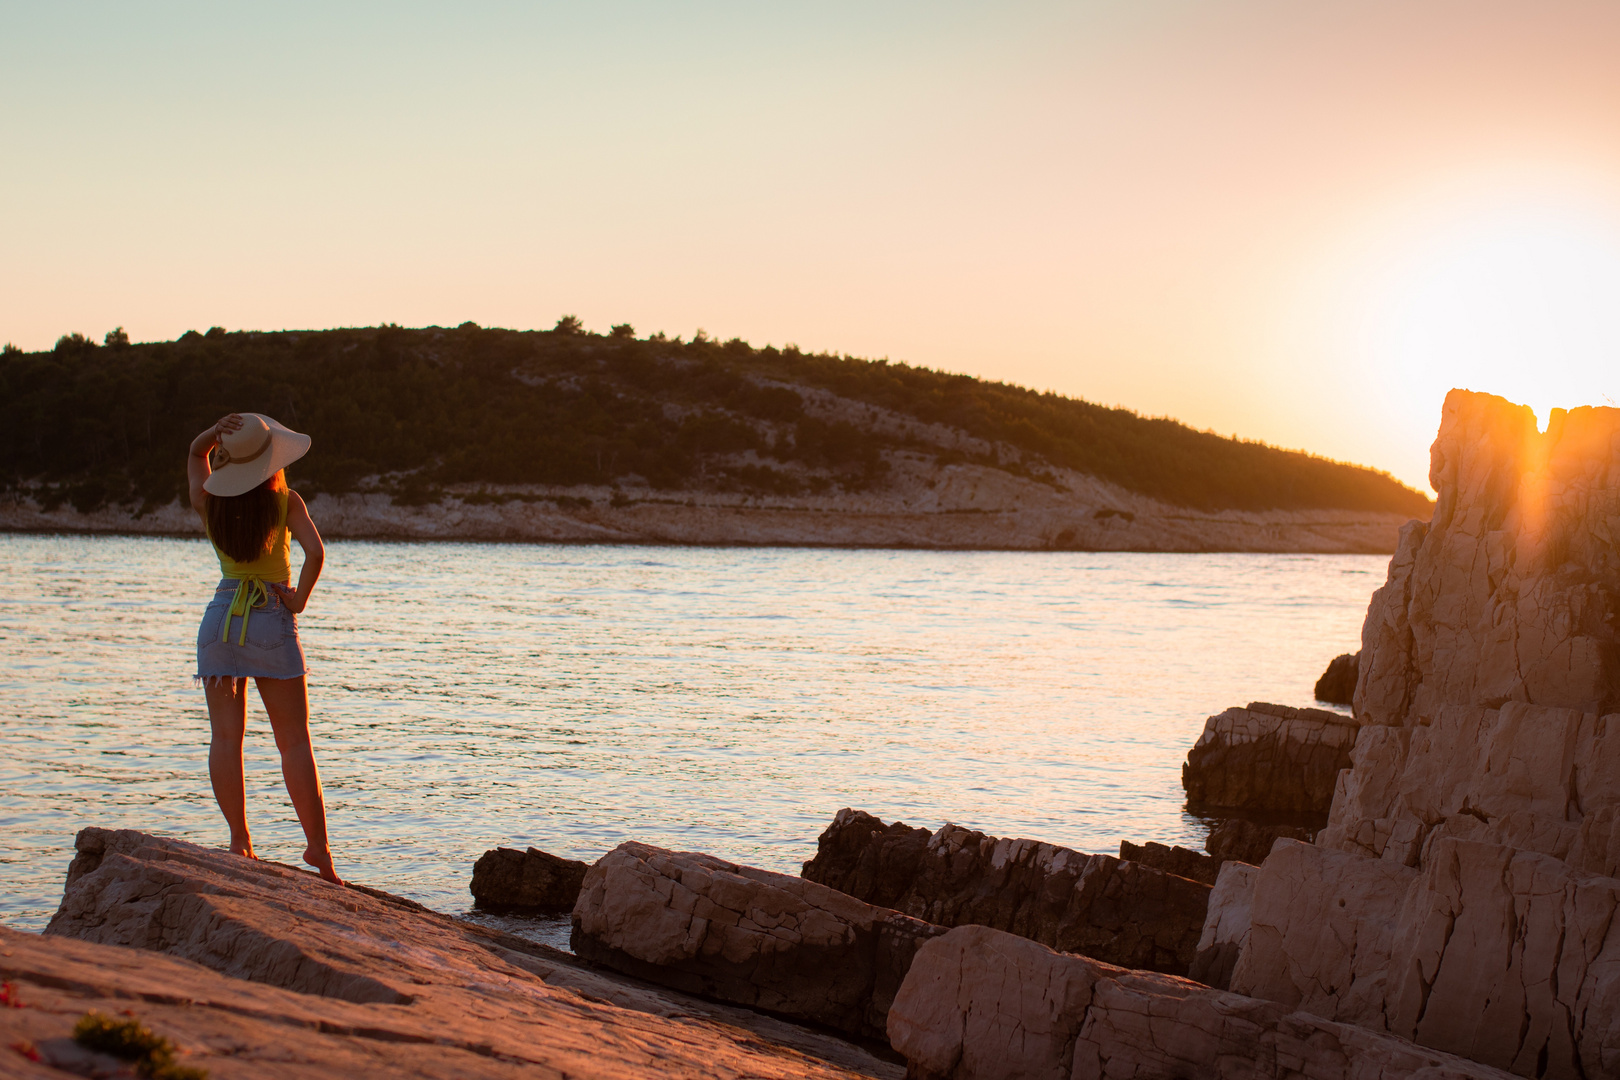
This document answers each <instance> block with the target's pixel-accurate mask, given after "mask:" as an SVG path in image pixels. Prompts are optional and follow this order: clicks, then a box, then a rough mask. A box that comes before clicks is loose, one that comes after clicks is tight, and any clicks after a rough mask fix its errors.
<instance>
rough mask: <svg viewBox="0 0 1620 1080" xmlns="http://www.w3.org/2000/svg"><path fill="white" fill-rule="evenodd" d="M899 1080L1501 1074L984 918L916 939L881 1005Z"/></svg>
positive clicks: (1320, 1079)
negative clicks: (898, 1061) (1071, 951)
mask: <svg viewBox="0 0 1620 1080" xmlns="http://www.w3.org/2000/svg"><path fill="white" fill-rule="evenodd" d="M889 1035H890V1038H891V1040H892V1042H893V1044H894V1048H895V1049H896V1050H898V1051H899V1052H900V1053H901V1054H903V1055H905V1058H906V1061H907V1065H908V1068H907V1073H906V1075H907V1077H908V1078H909V1080H1004V1078H1008V1077H1018V1078H1020V1080H1091V1078H1094V1077H1107V1078H1115V1077H1117V1078H1120V1080H1126V1078H1128V1080H1183V1078H1188V1077H1209V1078H1228V1077H1229V1078H1231V1080H1239V1078H1242V1080H1257V1078H1274V1080H1283V1078H1287V1080H1306V1078H1309V1080H1374V1078H1385V1080H1408V1078H1409V1080H1420V1078H1421V1080H1443V1078H1459V1077H1478V1078H1481V1080H1486V1078H1489V1080H1506V1078H1507V1076H1508V1074H1506V1073H1503V1072H1499V1071H1497V1070H1496V1069H1492V1068H1489V1067H1488V1066H1484V1065H1479V1064H1476V1063H1474V1062H1471V1061H1465V1060H1463V1059H1461V1058H1457V1057H1453V1056H1452V1055H1450V1054H1445V1053H1442V1052H1440V1051H1438V1050H1430V1049H1427V1048H1424V1047H1420V1046H1417V1045H1414V1044H1413V1043H1410V1042H1408V1041H1406V1040H1404V1039H1399V1038H1396V1037H1394V1036H1391V1035H1383V1034H1378V1033H1375V1032H1371V1031H1366V1030H1364V1029H1361V1028H1357V1027H1354V1026H1352V1025H1349V1024H1340V1023H1334V1022H1333V1021H1330V1020H1324V1019H1322V1018H1321V1017H1318V1016H1312V1015H1310V1014H1308V1013H1301V1012H1293V1011H1291V1010H1289V1009H1287V1008H1285V1007H1283V1006H1281V1005H1278V1004H1275V1003H1273V1002H1269V1001H1260V1000H1257V999H1255V998H1246V997H1242V996H1240V995H1237V994H1230V993H1226V992H1223V991H1220V990H1211V989H1210V988H1208V987H1206V986H1201V985H1199V984H1198V983H1195V982H1192V981H1190V980H1187V979H1178V978H1175V977H1174V976H1169V975H1161V974H1154V973H1150V972H1142V971H1128V970H1125V969H1123V968H1118V967H1114V966H1112V965H1110V964H1103V963H1100V962H1098V961H1095V960H1090V959H1087V958H1086V957H1082V956H1071V955H1065V954H1062V953H1056V952H1053V951H1052V950H1051V949H1048V948H1046V947H1045V946H1043V945H1040V944H1038V943H1036V942H1033V941H1029V940H1027V939H1025V938H1020V937H1016V936H1014V935H1012V934H1006V933H1002V932H1001V931H999V930H992V929H990V928H988V927H983V926H964V927H959V928H957V929H955V930H952V931H951V932H950V933H948V934H946V935H945V936H943V937H940V938H936V939H934V940H932V941H929V942H928V943H926V944H925V945H923V947H922V948H921V949H920V950H918V952H917V957H916V959H915V960H914V961H913V962H912V966H911V971H910V973H909V974H908V975H907V976H906V981H905V983H904V984H903V985H902V986H901V988H900V994H899V995H898V996H897V997H896V998H895V1002H894V1007H893V1009H892V1010H890V1013H889Z"/></svg>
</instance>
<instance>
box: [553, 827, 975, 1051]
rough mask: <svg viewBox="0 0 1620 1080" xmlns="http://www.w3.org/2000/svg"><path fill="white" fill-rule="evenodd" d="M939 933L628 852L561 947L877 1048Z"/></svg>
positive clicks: (865, 907)
mask: <svg viewBox="0 0 1620 1080" xmlns="http://www.w3.org/2000/svg"><path fill="white" fill-rule="evenodd" d="M943 932H944V931H943V930H942V929H941V928H939V927H936V926H930V925H928V924H927V923H924V922H921V921H919V920H917V919H912V918H908V917H907V916H905V915H902V914H900V913H899V912H897V911H893V910H890V909H888V908H881V907H876V906H874V905H872V904H867V903H863V902H861V901H860V900H857V899H855V898H854V897H852V896H848V895H846V894H844V893H841V892H839V891H837V890H836V889H830V888H828V887H827V886H825V885H819V884H817V883H815V882H813V881H806V880H804V879H803V878H796V877H789V876H787V875H785V874H773V873H771V872H769V871H766V870H757V869H755V868H753V867H749V866H739V865H737V864H735V863H729V862H725V861H723V860H721V859H716V858H714V857H712V856H709V855H701V854H695V853H692V852H675V851H666V850H664V849H663V848H656V847H651V846H649V845H646V844H637V843H633V842H632V843H625V844H620V845H619V846H618V847H616V848H614V849H613V850H612V851H610V852H608V853H607V854H606V855H604V856H603V857H602V858H601V859H599V860H598V861H597V862H596V864H595V865H594V866H592V867H591V868H590V871H589V873H587V874H586V875H585V884H584V887H583V888H582V889H581V890H580V894H579V902H578V903H577V904H576V905H575V907H574V930H573V936H572V939H571V940H572V944H573V948H574V952H575V953H576V954H577V955H579V956H580V957H582V958H584V959H586V960H589V961H592V962H593V963H597V964H601V965H603V966H605V967H609V968H612V969H614V970H616V971H621V972H624V973H625V974H628V975H633V976H636V977H638V978H643V979H647V980H649V981H651V982H656V983H660V984H662V985H665V986H672V987H675V988H676V989H679V990H684V991H687V992H689V993H695V994H703V995H705V996H707V997H712V998H718V999H720V1000H722V1001H728V1002H734V1003H737V1004H741V1005H747V1006H749V1007H751V1008H757V1009H764V1010H767V1011H769V1012H772V1013H776V1014H778V1015H782V1016H789V1017H793V1018H795V1019H802V1020H808V1021H811V1022H813V1023H817V1024H824V1025H826V1026H828V1027H831V1028H834V1029H835V1030H838V1031H845V1032H849V1033H851V1034H855V1035H862V1036H868V1037H881V1036H882V1034H883V1031H884V1023H885V1018H886V1017H887V1015H888V1011H889V1003H890V1002H891V1001H892V1000H893V998H894V994H895V991H896V990H898V989H899V987H900V981H901V979H902V978H904V976H905V973H906V969H907V968H908V967H909V966H910V964H911V958H912V955H913V954H914V953H915V952H916V950H917V946H918V945H919V944H921V943H922V942H923V941H925V940H927V939H928V938H930V937H933V936H937V935H939V934H941V933H943Z"/></svg>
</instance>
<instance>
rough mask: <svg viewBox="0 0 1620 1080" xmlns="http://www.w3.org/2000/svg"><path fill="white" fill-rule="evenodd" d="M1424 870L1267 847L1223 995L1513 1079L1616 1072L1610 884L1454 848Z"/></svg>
mask: <svg viewBox="0 0 1620 1080" xmlns="http://www.w3.org/2000/svg"><path fill="white" fill-rule="evenodd" d="M1424 862H1425V865H1424V867H1423V869H1422V870H1416V869H1412V868H1410V867H1407V866H1403V865H1401V864H1400V863H1399V862H1396V861H1393V860H1389V859H1371V858H1366V857H1363V856H1358V855H1354V854H1351V853H1349V852H1342V851H1332V850H1328V849H1324V848H1319V847H1312V846H1308V845H1304V844H1280V845H1279V846H1278V849H1277V851H1276V852H1274V853H1273V854H1272V856H1271V858H1270V859H1268V860H1267V861H1266V864H1265V866H1264V867H1263V868H1262V870H1261V872H1260V874H1259V877H1258V879H1257V882H1256V886H1255V891H1254V899H1253V904H1252V909H1251V930H1250V936H1249V941H1248V943H1247V944H1246V946H1245V947H1244V948H1243V952H1242V956H1241V958H1240V959H1239V961H1238V965H1237V970H1236V971H1235V972H1234V973H1233V976H1232V987H1233V989H1234V990H1236V991H1238V992H1241V993H1248V994H1253V995H1255V996H1257V997H1264V998H1267V999H1269V1000H1272V1001H1277V1002H1280V1003H1282V1004H1284V1005H1288V1006H1291V1007H1298V1008H1300V1009H1303V1010H1306V1011H1309V1012H1312V1013H1315V1014H1317V1015H1320V1016H1324V1017H1327V1018H1330V1019H1336V1020H1340V1021H1347V1022H1350V1023H1355V1024H1359V1025H1362V1026H1364V1027H1367V1028H1371V1029H1377V1030H1388V1031H1392V1032H1394V1033H1396V1034H1398V1035H1402V1036H1405V1037H1409V1038H1412V1039H1415V1040H1416V1041H1418V1042H1420V1043H1422V1044H1424V1045H1425V1046H1432V1047H1436V1048H1438V1049H1442V1050H1448V1051H1451V1052H1453V1053H1457V1054H1461V1055H1464V1056H1466V1057H1469V1058H1472V1059H1474V1060H1477V1061H1482V1062H1485V1063H1487V1064H1491V1065H1495V1066H1499V1067H1501V1068H1504V1069H1508V1070H1510V1071H1512V1072H1515V1073H1518V1074H1520V1075H1522V1076H1537V1077H1540V1076H1546V1077H1581V1076H1588V1077H1590V1076H1616V1075H1620V919H1616V917H1615V916H1616V914H1617V911H1620V880H1616V879H1614V878H1609V877H1599V876H1597V875H1594V874H1588V873H1585V872H1584V871H1581V870H1578V869H1576V868H1574V867H1572V866H1570V865H1569V864H1568V863H1566V862H1564V861H1562V860H1560V859H1557V858H1554V857H1553V856H1550V855H1545V854H1542V853H1540V852H1534V851H1524V850H1519V849H1515V848H1512V847H1508V846H1505V845H1501V844H1488V843H1479V842H1476V841H1468V840H1459V839H1457V838H1455V837H1442V838H1440V839H1439V840H1437V841H1436V842H1435V843H1434V844H1433V846H1432V847H1431V849H1430V851H1429V852H1428V854H1427V855H1426V856H1425V860H1424Z"/></svg>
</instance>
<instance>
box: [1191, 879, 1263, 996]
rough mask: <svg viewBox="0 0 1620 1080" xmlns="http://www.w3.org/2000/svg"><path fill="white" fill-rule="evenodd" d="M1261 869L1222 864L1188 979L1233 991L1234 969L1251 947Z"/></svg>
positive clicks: (1210, 894)
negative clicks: (1252, 912)
mask: <svg viewBox="0 0 1620 1080" xmlns="http://www.w3.org/2000/svg"><path fill="white" fill-rule="evenodd" d="M1259 877H1260V868H1259V867H1258V866H1251V865H1250V864H1248V863H1240V862H1228V863H1222V864H1221V874H1220V877H1218V878H1217V879H1216V880H1215V887H1214V888H1213V889H1211V890H1210V891H1209V914H1208V915H1206V916H1205V917H1204V932H1203V933H1202V934H1200V935H1199V938H1198V955H1196V956H1194V957H1193V962H1192V970H1191V971H1190V972H1188V977H1189V978H1191V979H1193V980H1194V981H1196V982H1201V983H1203V984H1204V985H1205V986H1213V987H1214V988H1215V989H1217V990H1227V989H1230V988H1231V982H1232V969H1233V968H1235V967H1236V966H1237V962H1238V957H1239V956H1241V955H1242V953H1243V947H1244V946H1245V945H1247V944H1248V943H1249V921H1250V910H1251V908H1252V907H1253V904H1254V885H1255V882H1256V881H1257V880H1258V879H1259Z"/></svg>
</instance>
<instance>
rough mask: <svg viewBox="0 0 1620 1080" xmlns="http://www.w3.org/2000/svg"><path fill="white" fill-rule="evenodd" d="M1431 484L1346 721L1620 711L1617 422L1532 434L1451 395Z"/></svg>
mask: <svg viewBox="0 0 1620 1080" xmlns="http://www.w3.org/2000/svg"><path fill="white" fill-rule="evenodd" d="M1429 483H1430V484H1432V485H1433V486H1434V489H1435V490H1436V491H1437V492H1439V497H1438V498H1437V500H1436V502H1435V508H1434V516H1433V518H1432V519H1431V520H1430V521H1429V522H1428V523H1427V524H1424V523H1422V522H1413V523H1411V524H1409V525H1407V526H1406V527H1405V528H1404V529H1402V530H1401V540H1400V544H1399V546H1398V547H1397V548H1396V552H1395V556H1394V558H1393V559H1391V560H1390V567H1389V580H1388V582H1387V583H1386V584H1385V585H1384V587H1383V588H1381V589H1379V590H1378V592H1377V593H1375V594H1374V596H1373V601H1372V606H1371V607H1370V608H1369V609H1368V611H1367V621H1366V624H1365V626H1364V627H1363V628H1362V632H1361V671H1360V675H1359V677H1358V679H1357V683H1356V700H1355V710H1356V715H1357V716H1358V717H1359V718H1360V719H1361V720H1362V722H1364V723H1369V724H1388V725H1392V726H1400V727H1413V726H1418V725H1421V724H1424V723H1426V722H1428V720H1429V719H1430V718H1432V717H1433V716H1434V715H1435V714H1436V712H1437V711H1438V710H1439V709H1440V707H1441V706H1443V705H1477V706H1480V707H1483V708H1487V709H1494V708H1497V707H1498V706H1500V705H1503V704H1505V703H1506V702H1509V701H1523V702H1528V703H1530V704H1535V705H1554V706H1562V707H1565V708H1572V709H1579V710H1581V711H1582V712H1592V713H1598V714H1600V715H1602V714H1607V713H1612V712H1615V711H1617V710H1620V547H1617V546H1616V545H1617V541H1620V410H1616V409H1592V408H1583V409H1574V410H1572V411H1570V412H1567V413H1566V412H1565V411H1564V410H1562V409H1554V410H1553V413H1552V417H1551V419H1550V420H1549V422H1548V424H1547V431H1546V433H1545V434H1538V433H1537V431H1536V418H1535V414H1534V413H1532V412H1531V410H1530V409H1529V408H1528V407H1527V406H1523V405H1513V404H1510V403H1509V402H1507V401H1504V400H1503V399H1501V398H1498V397H1491V396H1489V395H1486V394H1471V393H1468V392H1467V391H1462V390H1453V391H1452V392H1451V393H1450V394H1449V395H1447V397H1446V404H1445V408H1444V410H1443V412H1442V413H1441V419H1440V434H1439V437H1438V438H1437V439H1435V442H1434V447H1433V449H1432V450H1431V451H1430V465H1429Z"/></svg>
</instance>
